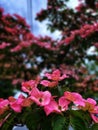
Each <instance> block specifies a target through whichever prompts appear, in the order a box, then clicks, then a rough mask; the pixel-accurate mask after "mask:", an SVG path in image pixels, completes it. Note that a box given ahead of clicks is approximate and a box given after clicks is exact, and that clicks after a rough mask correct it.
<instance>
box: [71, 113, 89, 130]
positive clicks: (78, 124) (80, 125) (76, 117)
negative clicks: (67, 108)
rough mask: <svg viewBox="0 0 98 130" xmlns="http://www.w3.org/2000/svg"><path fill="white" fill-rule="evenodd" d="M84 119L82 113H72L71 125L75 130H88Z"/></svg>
mask: <svg viewBox="0 0 98 130" xmlns="http://www.w3.org/2000/svg"><path fill="white" fill-rule="evenodd" d="M84 117H85V116H84ZM84 117H83V115H82V113H81V111H71V116H70V123H71V126H72V127H73V129H74V130H88V125H87V122H86V121H85V118H84Z"/></svg>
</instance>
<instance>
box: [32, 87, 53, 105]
mask: <svg viewBox="0 0 98 130" xmlns="http://www.w3.org/2000/svg"><path fill="white" fill-rule="evenodd" d="M30 99H32V100H33V101H34V102H35V103H36V104H37V105H40V106H45V105H47V104H49V102H50V99H51V93H50V92H49V91H44V92H43V91H39V90H38V88H33V89H32V92H31V96H30Z"/></svg>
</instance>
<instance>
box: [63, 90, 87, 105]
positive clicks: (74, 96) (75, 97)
mask: <svg viewBox="0 0 98 130" xmlns="http://www.w3.org/2000/svg"><path fill="white" fill-rule="evenodd" d="M64 96H65V98H66V99H67V100H69V101H72V102H73V103H74V104H75V105H78V106H85V102H84V99H83V98H82V96H81V95H80V94H79V93H75V92H68V91H66V92H64Z"/></svg>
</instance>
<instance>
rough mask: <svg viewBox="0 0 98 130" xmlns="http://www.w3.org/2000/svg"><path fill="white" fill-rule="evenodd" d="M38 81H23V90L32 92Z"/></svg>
mask: <svg viewBox="0 0 98 130" xmlns="http://www.w3.org/2000/svg"><path fill="white" fill-rule="evenodd" d="M37 84H38V83H37V81H36V80H29V81H26V82H23V83H22V90H23V91H24V92H27V93H29V94H30V93H31V90H32V88H34V87H37Z"/></svg>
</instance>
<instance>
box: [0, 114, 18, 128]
mask: <svg viewBox="0 0 98 130" xmlns="http://www.w3.org/2000/svg"><path fill="white" fill-rule="evenodd" d="M15 116H16V115H15V114H14V113H11V115H10V116H9V118H8V119H7V120H6V121H5V122H4V124H3V125H2V127H1V128H0V130H12V128H13V127H14V118H15Z"/></svg>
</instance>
